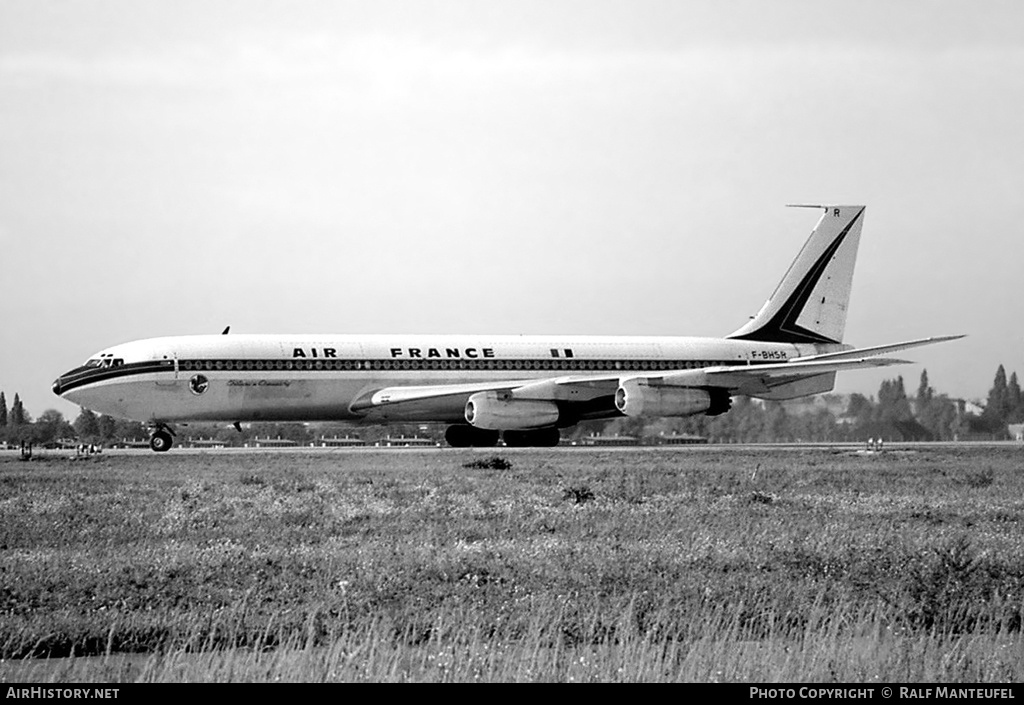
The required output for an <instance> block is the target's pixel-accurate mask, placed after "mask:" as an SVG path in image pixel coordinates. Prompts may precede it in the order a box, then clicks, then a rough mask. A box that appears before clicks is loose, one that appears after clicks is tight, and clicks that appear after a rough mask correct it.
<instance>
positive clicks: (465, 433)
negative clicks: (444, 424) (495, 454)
mask: <svg viewBox="0 0 1024 705" xmlns="http://www.w3.org/2000/svg"><path fill="white" fill-rule="evenodd" d="M444 439H445V440H446V441H448V445H450V446H451V447H452V448H493V447H494V446H496V445H498V432H497V431H488V430H487V429H484V428H474V427H473V426H461V425H460V426H449V427H448V429H447V430H446V431H445V432H444Z"/></svg>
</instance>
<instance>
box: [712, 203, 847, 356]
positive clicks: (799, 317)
mask: <svg viewBox="0 0 1024 705" xmlns="http://www.w3.org/2000/svg"><path fill="white" fill-rule="evenodd" d="M821 208H824V210H825V212H824V214H822V216H821V220H819V221H818V224H817V225H816V226H814V230H813V231H812V232H811V236H810V237H809V238H808V239H807V242H806V243H804V246H803V249H801V250H800V254H798V255H797V257H796V260H794V261H793V264H791V265H790V267H789V271H787V272H786V276H784V277H783V278H782V281H781V282H779V285H778V286H777V287H776V288H775V292H774V293H773V294H772V295H771V296H770V297H769V298H768V301H766V302H765V304H764V306H762V307H761V310H760V311H759V312H758V314H757V315H756V316H754V318H753V319H751V320H750V321H748V322H747V324H746V325H744V326H743V327H742V328H740V329H739V330H737V331H736V332H734V333H732V334H731V335H729V336H728V337H729V338H734V339H739V340H758V341H763V342H770V343H840V342H842V340H843V330H844V329H845V328H846V310H847V307H848V305H849V303H850V287H851V285H852V283H853V265H854V262H855V261H856V259H857V245H858V244H860V230H861V226H862V225H863V223H864V206H821Z"/></svg>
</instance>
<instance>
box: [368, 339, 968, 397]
mask: <svg viewBox="0 0 1024 705" xmlns="http://www.w3.org/2000/svg"><path fill="white" fill-rule="evenodd" d="M960 337H963V336H942V337H934V338H922V339H919V340H912V341H907V342H903V343H895V344H892V345H879V346H875V347H870V348H859V349H853V350H844V351H840V352H835V353H823V354H820V355H811V356H805V357H802V358H793V359H791V360H789V361H787V362H778V363H767V364H740V365H719V366H715V367H705V368H702V369H689V370H664V371H659V372H653V373H650V372H649V373H644V374H636V373H622V372H618V373H607V374H599V375H563V376H558V377H548V378H542V379H518V380H503V381H491V382H474V383H468V384H440V385H422V386H395V387H385V388H382V389H376V390H371V391H369V392H367V393H366V394H364V395H362V396H360V397H359V398H358V399H356V401H355V402H353V403H352V405H351V410H352V411H354V412H357V413H362V412H369V411H372V410H375V409H382V408H384V407H390V408H395V409H397V408H398V407H402V406H404V405H408V406H413V405H414V404H416V405H421V404H423V403H425V402H426V403H429V402H431V401H435V402H438V403H445V404H453V405H458V404H464V403H465V400H466V399H468V398H469V397H470V396H471V395H473V394H476V393H478V392H497V393H498V394H499V395H501V396H503V397H505V398H508V399H532V400H543V401H554V402H562V403H566V404H569V405H572V403H573V402H578V403H581V404H583V403H585V402H591V401H593V400H595V399H597V398H599V397H607V396H609V395H613V394H614V393H615V390H616V389H617V388H618V387H619V386H620V385H621V384H623V383H625V382H630V381H637V382H641V383H643V384H646V385H649V386H652V387H694V388H702V389H723V390H725V391H727V392H728V393H730V394H747V395H750V396H760V395H766V394H770V393H771V392H772V389H773V388H776V387H779V386H781V385H787V384H790V383H792V382H794V381H797V380H801V379H807V378H812V377H820V376H823V375H829V374H833V373H835V372H842V371H844V370H855V369H864V368H871V367H887V366H889V365H902V364H909V363H910V361H909V360H900V359H894V358H888V357H878V356H879V355H883V354H886V353H891V352H896V351H898V350H905V349H907V348H912V347H917V346H920V345H928V344H931V343H939V342H943V341H946V340H953V339H955V338H960Z"/></svg>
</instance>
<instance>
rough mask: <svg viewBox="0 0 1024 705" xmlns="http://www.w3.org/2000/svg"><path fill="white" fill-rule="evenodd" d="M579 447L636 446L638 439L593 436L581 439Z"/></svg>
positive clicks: (631, 437) (634, 437)
mask: <svg viewBox="0 0 1024 705" xmlns="http://www.w3.org/2000/svg"><path fill="white" fill-rule="evenodd" d="M579 445H581V446H638V445H640V439H639V438H637V437H636V436H600V435H593V436H587V437H586V438H581V439H580V441H579Z"/></svg>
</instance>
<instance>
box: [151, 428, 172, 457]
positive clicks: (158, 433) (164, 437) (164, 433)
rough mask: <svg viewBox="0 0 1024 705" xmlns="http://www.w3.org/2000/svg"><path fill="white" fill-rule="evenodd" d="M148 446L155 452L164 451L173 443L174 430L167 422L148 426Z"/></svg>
mask: <svg viewBox="0 0 1024 705" xmlns="http://www.w3.org/2000/svg"><path fill="white" fill-rule="evenodd" d="M150 429H151V430H150V433H149V447H150V448H152V449H153V450H155V451H156V452H157V453H166V452H167V451H169V450H170V449H171V446H172V445H174V431H173V430H171V427H170V426H168V425H167V424H162V423H161V424H156V425H154V426H151V427H150Z"/></svg>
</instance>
